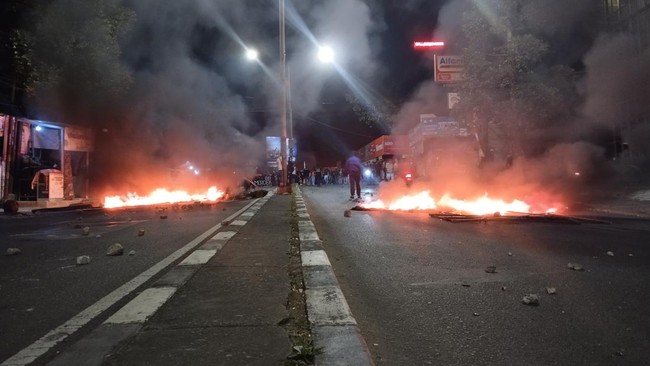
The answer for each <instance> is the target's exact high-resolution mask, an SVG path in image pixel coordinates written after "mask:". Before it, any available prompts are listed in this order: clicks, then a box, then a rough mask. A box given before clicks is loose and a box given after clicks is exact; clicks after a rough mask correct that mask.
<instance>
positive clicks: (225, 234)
mask: <svg viewBox="0 0 650 366" xmlns="http://www.w3.org/2000/svg"><path fill="white" fill-rule="evenodd" d="M235 234H237V232H236V231H220V232H218V233H217V234H216V235H215V236H213V237H212V239H210V240H228V239H230V238H232V237H233V236H234V235H235Z"/></svg>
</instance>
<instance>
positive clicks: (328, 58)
mask: <svg viewBox="0 0 650 366" xmlns="http://www.w3.org/2000/svg"><path fill="white" fill-rule="evenodd" d="M318 59H319V60H321V61H322V62H324V63H331V62H334V50H332V48H331V47H329V46H322V47H319V48H318Z"/></svg>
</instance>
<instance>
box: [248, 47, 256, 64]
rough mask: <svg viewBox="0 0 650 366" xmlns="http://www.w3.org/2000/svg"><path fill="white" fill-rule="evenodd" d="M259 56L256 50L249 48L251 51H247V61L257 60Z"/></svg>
mask: <svg viewBox="0 0 650 366" xmlns="http://www.w3.org/2000/svg"><path fill="white" fill-rule="evenodd" d="M258 56H259V54H258V53H257V50H254V49H252V48H249V49H247V50H246V58H247V59H249V60H251V61H253V60H257V57H258Z"/></svg>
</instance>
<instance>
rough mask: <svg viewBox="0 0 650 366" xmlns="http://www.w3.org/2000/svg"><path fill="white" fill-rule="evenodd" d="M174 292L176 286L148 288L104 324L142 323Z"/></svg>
mask: <svg viewBox="0 0 650 366" xmlns="http://www.w3.org/2000/svg"><path fill="white" fill-rule="evenodd" d="M174 292H176V287H151V288H148V289H146V290H144V291H142V293H141V294H140V295H138V296H136V298H135V299H133V300H131V301H130V302H129V303H128V304H126V305H124V307H122V308H121V309H120V310H118V311H117V312H116V313H115V314H113V316H111V317H110V318H108V319H107V320H106V321H105V322H104V324H132V323H144V322H145V321H146V320H147V318H149V317H150V316H152V315H153V314H154V313H155V312H156V310H158V309H159V308H160V307H161V306H162V305H163V304H164V303H165V301H167V299H169V298H170V297H171V296H172V295H173V294H174Z"/></svg>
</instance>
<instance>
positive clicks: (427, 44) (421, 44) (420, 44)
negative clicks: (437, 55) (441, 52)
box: [413, 41, 445, 50]
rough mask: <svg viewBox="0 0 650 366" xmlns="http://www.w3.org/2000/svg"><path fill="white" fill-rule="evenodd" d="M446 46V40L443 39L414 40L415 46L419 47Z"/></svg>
mask: <svg viewBox="0 0 650 366" xmlns="http://www.w3.org/2000/svg"><path fill="white" fill-rule="evenodd" d="M444 46H445V42H443V41H426V42H421V41H415V42H413V48H415V49H416V50H417V49H433V48H441V47H444Z"/></svg>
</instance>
